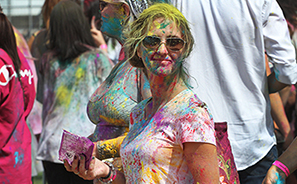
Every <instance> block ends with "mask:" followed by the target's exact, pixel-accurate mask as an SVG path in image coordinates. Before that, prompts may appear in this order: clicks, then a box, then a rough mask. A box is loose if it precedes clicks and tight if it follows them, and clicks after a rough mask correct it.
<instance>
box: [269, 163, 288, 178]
mask: <svg viewBox="0 0 297 184" xmlns="http://www.w3.org/2000/svg"><path fill="white" fill-rule="evenodd" d="M272 165H275V166H276V167H278V168H279V169H280V170H282V171H283V172H284V173H285V175H286V176H287V177H288V176H289V175H290V171H289V169H288V168H287V166H285V165H284V164H283V163H281V162H280V161H278V160H276V161H274V162H273V164H272Z"/></svg>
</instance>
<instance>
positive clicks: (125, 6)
mask: <svg viewBox="0 0 297 184" xmlns="http://www.w3.org/2000/svg"><path fill="white" fill-rule="evenodd" d="M122 6H123V8H124V14H125V15H126V16H127V17H129V16H130V7H129V5H128V4H126V3H123V5H122Z"/></svg>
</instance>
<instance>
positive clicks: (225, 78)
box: [172, 0, 297, 170]
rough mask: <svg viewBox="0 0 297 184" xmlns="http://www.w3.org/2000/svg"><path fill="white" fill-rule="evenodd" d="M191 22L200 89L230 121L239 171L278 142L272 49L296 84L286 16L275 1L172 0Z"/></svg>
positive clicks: (277, 66) (280, 74)
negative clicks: (269, 67) (270, 79)
mask: <svg viewBox="0 0 297 184" xmlns="http://www.w3.org/2000/svg"><path fill="white" fill-rule="evenodd" d="M172 3H173V4H174V5H175V6H176V7H177V8H178V9H179V10H181V12H182V13H183V14H184V15H185V17H186V18H187V20H188V21H189V23H190V26H191V31H192V34H193V36H194V39H195V46H194V50H193V52H192V54H191V56H190V57H189V58H188V60H187V61H188V65H186V67H187V68H188V69H189V73H190V75H191V76H192V77H194V78H195V79H196V80H193V81H192V85H193V87H194V92H195V93H196V94H197V95H199V98H200V99H201V100H202V101H204V102H206V104H207V105H208V106H209V108H210V110H211V112H212V114H213V117H214V121H215V122H224V121H226V122H228V134H229V139H230V142H231V147H232V151H233V154H234V157H235V162H236V166H237V169H238V170H244V169H246V168H247V167H249V166H252V165H254V164H255V163H257V162H258V161H259V160H261V159H262V158H263V157H264V156H265V155H266V154H267V153H268V152H269V150H270V149H271V148H272V146H273V145H275V144H276V141H275V136H274V133H273V130H274V127H273V122H272V118H271V115H270V100H269V96H268V88H267V78H266V72H265V60H264V59H265V55H264V52H265V51H266V52H267V54H268V56H269V57H270V59H271V62H272V63H273V64H274V72H275V73H276V76H277V78H278V80H279V81H280V82H283V83H286V84H294V83H296V81H297V66H296V61H295V51H294V47H293V46H292V43H291V41H290V38H289V32H288V28H287V23H286V20H285V18H284V16H283V13H282V11H281V9H280V7H279V6H278V4H277V2H276V1H275V0H256V1H255V0H253V1H251V0H246V1H242V0H172Z"/></svg>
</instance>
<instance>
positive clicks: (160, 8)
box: [124, 3, 194, 83]
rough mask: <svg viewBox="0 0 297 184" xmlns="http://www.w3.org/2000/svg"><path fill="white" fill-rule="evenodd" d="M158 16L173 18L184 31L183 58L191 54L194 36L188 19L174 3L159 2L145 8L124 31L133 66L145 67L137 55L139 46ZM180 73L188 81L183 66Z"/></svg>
mask: <svg viewBox="0 0 297 184" xmlns="http://www.w3.org/2000/svg"><path fill="white" fill-rule="evenodd" d="M158 18H163V19H164V20H172V21H173V22H174V23H175V25H176V26H177V28H179V30H180V31H181V33H182V39H183V40H184V41H185V46H184V48H183V53H182V58H183V59H185V58H187V57H188V56H189V55H190V53H191V51H192V49H193V45H194V38H193V36H192V34H191V31H190V27H189V24H188V21H187V20H186V18H185V17H184V16H183V14H182V13H181V12H180V11H179V10H178V9H177V8H175V7H174V6H173V5H170V4H167V3H157V4H154V5H152V6H150V7H149V8H147V9H146V10H144V11H143V12H142V13H141V14H140V16H139V18H138V19H136V20H135V21H134V22H132V24H131V25H129V29H127V31H125V32H124V38H125V42H124V43H125V44H124V47H125V53H126V55H127V58H128V61H129V62H130V64H131V65H132V66H134V67H138V68H144V64H143V61H142V60H141V59H140V58H139V57H138V56H137V48H138V47H139V46H140V44H141V42H142V41H143V39H144V38H145V37H146V36H147V34H148V32H149V29H150V28H151V25H152V23H153V21H154V20H156V19H158ZM180 75H181V78H182V79H183V80H184V81H185V82H186V81H187V79H186V78H188V74H187V72H185V71H184V68H183V66H181V68H180ZM186 83H187V82H186Z"/></svg>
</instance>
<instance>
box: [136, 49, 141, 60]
mask: <svg viewBox="0 0 297 184" xmlns="http://www.w3.org/2000/svg"><path fill="white" fill-rule="evenodd" d="M136 52H137V53H136V54H137V56H138V57H139V58H140V59H141V54H140V52H141V51H140V47H137V50H136Z"/></svg>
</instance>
